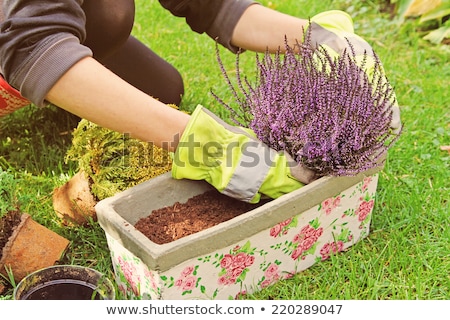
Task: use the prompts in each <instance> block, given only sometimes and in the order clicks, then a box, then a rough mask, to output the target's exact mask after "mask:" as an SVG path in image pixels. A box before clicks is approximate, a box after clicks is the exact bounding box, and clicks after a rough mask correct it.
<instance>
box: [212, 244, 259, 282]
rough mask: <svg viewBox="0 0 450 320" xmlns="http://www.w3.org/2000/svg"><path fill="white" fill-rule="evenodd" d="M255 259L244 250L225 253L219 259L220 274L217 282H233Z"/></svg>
mask: <svg viewBox="0 0 450 320" xmlns="http://www.w3.org/2000/svg"><path fill="white" fill-rule="evenodd" d="M254 261H255V257H254V256H252V255H249V254H247V253H245V252H239V253H237V254H235V255H232V254H225V255H224V256H223V258H222V260H221V261H220V266H221V267H222V272H221V276H220V277H219V279H218V283H219V284H221V285H228V284H233V283H236V281H238V278H239V277H240V276H241V275H242V274H243V273H244V271H246V270H247V268H248V267H250V266H251V265H252V264H253V262H254Z"/></svg>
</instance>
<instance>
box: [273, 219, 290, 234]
mask: <svg viewBox="0 0 450 320" xmlns="http://www.w3.org/2000/svg"><path fill="white" fill-rule="evenodd" d="M291 222H292V218H289V219H287V220H285V221H283V222H280V223H278V224H277V225H276V226H274V227H272V228H271V229H270V236H271V237H273V238H276V237H278V236H280V235H283V234H287V231H288V229H289V225H290V224H291Z"/></svg>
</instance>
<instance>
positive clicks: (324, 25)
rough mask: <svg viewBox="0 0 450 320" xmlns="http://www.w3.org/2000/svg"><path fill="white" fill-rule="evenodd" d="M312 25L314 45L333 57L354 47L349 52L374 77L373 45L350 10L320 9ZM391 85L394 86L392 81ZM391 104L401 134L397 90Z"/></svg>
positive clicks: (394, 123)
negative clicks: (359, 30)
mask: <svg viewBox="0 0 450 320" xmlns="http://www.w3.org/2000/svg"><path fill="white" fill-rule="evenodd" d="M309 28H310V29H311V43H312V45H314V46H321V47H322V48H324V49H325V50H326V51H327V52H328V53H329V54H330V56H331V57H333V58H337V57H339V56H341V55H342V54H344V52H345V51H346V50H347V51H349V50H351V51H350V52H354V59H355V62H356V64H357V65H359V66H362V65H364V72H365V73H366V74H367V76H368V78H369V80H372V79H373V76H374V71H375V64H376V59H377V58H376V57H375V56H374V52H373V49H372V47H371V46H370V45H369V44H368V43H367V42H366V41H365V40H364V39H363V38H361V37H359V36H358V35H356V34H355V32H354V29H353V20H352V18H351V16H350V15H349V14H347V13H345V12H343V11H340V10H330V11H325V12H322V13H319V14H317V15H315V16H313V17H312V18H311V19H310V25H309ZM350 44H351V48H350ZM380 67H381V65H380ZM380 71H381V72H382V74H383V75H384V74H385V72H384V70H383V69H382V67H381V70H380ZM388 85H389V84H388ZM389 88H390V89H391V90H393V89H392V88H391V87H390V85H389ZM391 108H392V120H391V132H392V133H393V134H399V133H400V131H401V127H402V125H401V120H400V108H399V106H398V102H397V99H396V97H395V94H393V95H392V101H391Z"/></svg>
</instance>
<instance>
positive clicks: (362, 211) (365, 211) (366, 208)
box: [356, 199, 374, 221]
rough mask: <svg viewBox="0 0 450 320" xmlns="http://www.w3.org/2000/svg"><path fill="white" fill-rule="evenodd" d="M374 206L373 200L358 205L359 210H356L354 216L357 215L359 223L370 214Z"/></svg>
mask: <svg viewBox="0 0 450 320" xmlns="http://www.w3.org/2000/svg"><path fill="white" fill-rule="evenodd" d="M373 206H374V200H373V199H372V200H370V201H363V202H361V203H360V204H359V208H358V209H357V210H356V215H358V220H359V221H364V220H365V219H366V218H367V216H368V215H369V214H370V213H371V212H372V209H373Z"/></svg>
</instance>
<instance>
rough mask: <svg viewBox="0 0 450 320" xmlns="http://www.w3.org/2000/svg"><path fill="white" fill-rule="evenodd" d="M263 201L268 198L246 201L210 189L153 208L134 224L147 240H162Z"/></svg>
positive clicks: (168, 240)
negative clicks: (256, 201) (259, 200)
mask: <svg viewBox="0 0 450 320" xmlns="http://www.w3.org/2000/svg"><path fill="white" fill-rule="evenodd" d="M265 202H268V200H266V201H261V203H258V204H250V203H247V202H242V201H239V200H236V199H233V198H230V197H228V196H226V195H223V194H221V193H219V192H218V191H216V190H210V191H207V192H205V193H202V194H199V195H196V196H194V197H192V198H190V199H188V201H187V202H184V203H180V202H176V203H175V204H173V205H172V206H167V207H164V208H160V209H156V210H153V211H152V212H151V214H150V215H149V216H147V217H143V218H141V219H139V221H138V222H137V223H136V224H135V225H134V226H135V227H136V229H137V230H139V231H140V232H142V233H143V234H144V235H146V236H147V237H148V238H149V239H150V240H151V241H153V242H155V243H157V244H163V243H168V242H171V241H174V240H177V239H180V238H183V237H185V236H188V235H190V234H194V233H196V232H199V231H202V230H204V229H207V228H210V227H213V226H215V225H217V224H219V223H222V222H225V221H227V220H230V219H232V218H234V217H237V216H238V215H241V214H243V213H245V212H247V211H250V210H253V209H255V208H257V207H259V206H261V205H263V204H264V203H265Z"/></svg>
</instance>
